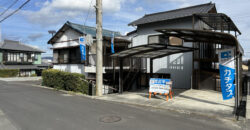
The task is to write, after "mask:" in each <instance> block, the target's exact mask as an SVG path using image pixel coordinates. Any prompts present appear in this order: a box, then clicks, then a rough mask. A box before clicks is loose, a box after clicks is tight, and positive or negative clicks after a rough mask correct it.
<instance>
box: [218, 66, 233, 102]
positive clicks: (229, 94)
mask: <svg viewBox="0 0 250 130" xmlns="http://www.w3.org/2000/svg"><path fill="white" fill-rule="evenodd" d="M234 73H235V69H233V68H230V67H227V66H224V65H220V80H221V81H220V82H221V92H222V96H223V100H228V99H231V98H233V97H234V96H235V85H234V78H235V77H234Z"/></svg>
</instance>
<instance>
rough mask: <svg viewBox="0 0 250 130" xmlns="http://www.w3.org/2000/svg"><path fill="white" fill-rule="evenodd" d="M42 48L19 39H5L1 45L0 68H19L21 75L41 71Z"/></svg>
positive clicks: (29, 74)
mask: <svg viewBox="0 0 250 130" xmlns="http://www.w3.org/2000/svg"><path fill="white" fill-rule="evenodd" d="M41 53H44V52H43V51H42V50H40V49H38V48H35V47H32V46H30V45H27V44H23V43H21V42H19V41H12V40H4V41H3V43H1V45H0V69H19V76H31V75H32V74H37V73H40V71H41V69H43V68H41V69H40V68H39V65H41V64H42V62H41Z"/></svg>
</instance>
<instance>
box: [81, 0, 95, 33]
mask: <svg viewBox="0 0 250 130" xmlns="http://www.w3.org/2000/svg"><path fill="white" fill-rule="evenodd" d="M92 2H93V0H91V1H90V4H89V8H88V12H87V16H86V18H85V21H84V24H83V32H84V33H85V34H86V32H85V25H86V22H87V20H88V17H89V13H90V9H91V5H92Z"/></svg>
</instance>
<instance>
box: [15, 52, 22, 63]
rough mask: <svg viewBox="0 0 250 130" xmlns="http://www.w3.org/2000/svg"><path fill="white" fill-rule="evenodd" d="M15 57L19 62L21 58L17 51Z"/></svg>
mask: <svg viewBox="0 0 250 130" xmlns="http://www.w3.org/2000/svg"><path fill="white" fill-rule="evenodd" d="M16 59H17V62H21V59H20V53H17V57H16Z"/></svg>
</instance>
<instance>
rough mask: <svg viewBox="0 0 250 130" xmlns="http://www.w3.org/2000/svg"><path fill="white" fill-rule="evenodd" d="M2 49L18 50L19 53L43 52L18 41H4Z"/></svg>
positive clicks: (0, 46) (0, 47)
mask: <svg viewBox="0 0 250 130" xmlns="http://www.w3.org/2000/svg"><path fill="white" fill-rule="evenodd" d="M0 49H5V50H17V51H30V52H41V53H42V52H43V51H42V50H40V49H38V48H35V47H32V46H30V45H26V44H23V43H20V42H18V41H12V40H4V42H3V44H2V45H0Z"/></svg>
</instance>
